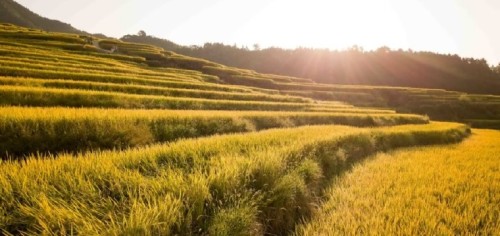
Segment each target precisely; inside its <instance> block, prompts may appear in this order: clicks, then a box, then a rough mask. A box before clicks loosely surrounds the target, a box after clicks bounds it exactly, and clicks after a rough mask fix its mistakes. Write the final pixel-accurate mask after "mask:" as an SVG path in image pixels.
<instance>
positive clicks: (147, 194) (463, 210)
mask: <svg viewBox="0 0 500 236" xmlns="http://www.w3.org/2000/svg"><path fill="white" fill-rule="evenodd" d="M499 105H500V97H499V96H494V95H477V94H467V93H463V92H454V91H447V90H443V89H422V88H409V87H389V86H363V85H331V84H330V85H326V84H320V83H317V82H314V81H313V80H311V79H308V78H298V77H292V76H284V75H273V74H266V73H258V72H256V71H253V70H248V69H241V68H235V67H229V66H225V65H222V64H219V63H215V62H212V61H208V60H204V59H200V58H194V57H188V56H185V55H181V54H178V53H174V52H171V51H166V50H164V49H162V48H159V47H156V46H153V45H148V44H139V43H131V42H124V41H120V40H117V39H104V38H100V37H96V36H89V35H77V34H69V33H50V32H46V31H42V30H38V29H30V28H24V27H20V26H16V25H12V24H0V234H4V235H289V234H290V235H294V234H298V235H338V234H341V235H342V234H434V233H437V234H496V233H498V232H499V221H498V218H500V217H499V207H498V206H499V205H500V202H499V199H500V198H499V196H500V192H499V191H498V189H499V188H500V186H498V183H499V181H500V173H499V168H498V163H499V160H498V159H499V158H500V157H499V156H498V153H500V150H498V148H497V146H498V144H499V140H500V134H499V133H498V132H497V131H492V130H478V129H474V128H473V129H471V125H472V127H489V128H495V127H498V126H497V125H498V118H499V117H500V113H499V112H500V109H499V110H497V108H499ZM436 120H441V121H436ZM443 120H446V122H444V121H443ZM471 132H472V134H471Z"/></svg>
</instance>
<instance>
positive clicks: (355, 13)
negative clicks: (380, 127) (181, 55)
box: [17, 0, 500, 64]
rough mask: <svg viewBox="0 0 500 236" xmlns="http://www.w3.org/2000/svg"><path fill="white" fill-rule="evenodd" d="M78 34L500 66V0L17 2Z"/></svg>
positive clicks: (92, 0) (59, 0) (187, 43)
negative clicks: (394, 53) (440, 57)
mask: <svg viewBox="0 0 500 236" xmlns="http://www.w3.org/2000/svg"><path fill="white" fill-rule="evenodd" d="M17 1H18V2H19V3H21V4H23V5H24V6H27V7H28V8H30V9H31V10H32V11H34V12H36V13H38V14H40V15H42V16H46V17H49V18H52V19H58V20H61V21H64V22H67V23H70V24H71V25H73V26H74V27H76V28H78V29H82V30H85V31H88V32H92V33H104V34H106V35H109V36H113V37H121V36H123V35H125V34H135V33H137V32H138V31H139V30H144V31H146V33H147V34H150V35H155V36H157V37H161V38H166V39H169V40H172V41H174V42H176V43H179V44H182V45H193V44H196V45H202V44H203V43H205V42H223V43H225V44H231V45H232V44H236V45H238V46H241V45H246V46H249V47H251V45H253V44H255V43H258V44H259V45H260V46H261V47H263V48H264V47H269V46H279V47H285V48H295V47H298V46H305V47H315V48H331V49H345V48H347V47H350V46H352V45H354V44H357V45H359V46H362V47H363V48H365V49H366V50H371V49H376V48H378V47H380V46H383V45H387V46H389V47H391V48H393V49H398V48H403V49H408V48H411V49H413V50H419V51H420V50H425V51H434V52H440V53H453V54H454V53H457V54H459V55H461V56H466V57H476V58H485V59H487V60H488V62H489V63H491V64H497V63H499V62H500V0H309V1H306V0H302V1H298V0H297V1H295V0H70V1H68V0H17Z"/></svg>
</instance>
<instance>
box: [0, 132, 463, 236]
mask: <svg viewBox="0 0 500 236" xmlns="http://www.w3.org/2000/svg"><path fill="white" fill-rule="evenodd" d="M467 134H468V128H467V127H466V126H463V125H459V124H453V123H431V124H428V125H406V126H401V127H393V128H373V129H359V128H350V127H345V126H312V127H302V128H294V129H277V130H269V131H263V132H259V133H252V134H246V135H241V134H240V135H227V136H219V137H211V138H204V139H195V140H185V141H180V142H176V143H172V144H166V145H156V146H151V147H147V148H140V149H132V150H127V151H123V152H96V153H87V154H82V155H78V156H76V157H75V156H71V155H61V156H58V157H57V158H54V159H40V158H35V157H34V158H30V159H27V160H26V161H23V162H16V161H14V162H11V161H8V162H3V163H1V165H0V169H2V171H0V173H1V174H0V186H1V187H0V190H1V191H2V192H1V194H0V203H1V204H0V205H1V206H2V207H1V208H0V211H1V213H0V228H2V230H3V231H5V232H7V233H16V234H17V233H23V232H24V233H29V234H39V233H45V234H68V233H78V234H143V235H157V234H163V235H168V234H194V233H195V234H204V233H210V234H215V233H218V234H223V235H238V234H256V233H257V234H262V233H285V232H288V231H290V230H292V229H293V228H294V226H295V224H296V223H298V222H299V220H300V219H302V218H303V217H307V216H309V215H310V214H311V213H312V212H311V211H312V210H313V208H314V207H313V204H314V203H317V196H318V194H319V193H320V191H321V189H322V188H323V186H325V184H326V183H328V181H329V179H330V178H331V177H332V176H335V175H337V174H338V173H340V172H342V170H343V169H345V168H346V167H347V165H348V163H352V162H355V161H356V160H359V159H360V158H362V157H365V156H367V155H369V154H371V153H374V152H377V151H383V150H390V149H393V148H396V147H405V146H413V145H422V144H441V143H449V142H456V141H460V140H461V139H462V138H463V137H465V136H467ZM28 179H29V180H30V181H25V180H28Z"/></svg>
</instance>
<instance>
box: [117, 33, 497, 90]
mask: <svg viewBox="0 0 500 236" xmlns="http://www.w3.org/2000/svg"><path fill="white" fill-rule="evenodd" d="M122 40H124V41H127V42H135V43H148V44H152V45H155V46H158V47H162V48H164V49H165V50H172V51H174V52H177V53H180V54H184V55H189V56H193V57H199V58H204V59H207V60H210V61H214V62H218V63H221V64H224V65H228V66H233V67H238V68H246V69H250V70H255V71H257V72H261V73H271V74H280V75H287V76H296V77H301V78H309V79H312V80H313V81H315V82H318V83H328V84H349V85H375V86H399V87H415V88H433V89H446V90H452V91H460V92H467V93H480V94H497V95H498V94H500V73H499V70H498V68H497V69H496V70H492V69H491V68H490V66H489V65H488V64H487V62H486V61H485V60H484V59H474V58H461V57H459V56H458V55H443V54H437V53H432V52H414V51H403V50H391V49H389V48H387V47H382V48H379V49H378V50H376V51H363V49H361V48H358V47H353V48H351V49H349V50H345V51H330V50H323V49H308V48H299V49H294V50H289V49H281V48H267V49H262V50H248V49H246V48H238V47H235V46H229V45H224V44H220V43H206V44H205V45H203V46H202V47H196V46H194V47H185V46H180V45H177V44H175V43H173V42H170V41H168V40H162V39H159V38H155V37H152V36H138V35H126V36H124V37H122ZM311 64H314V66H312V65H311Z"/></svg>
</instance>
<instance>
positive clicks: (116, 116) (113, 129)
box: [0, 107, 429, 158]
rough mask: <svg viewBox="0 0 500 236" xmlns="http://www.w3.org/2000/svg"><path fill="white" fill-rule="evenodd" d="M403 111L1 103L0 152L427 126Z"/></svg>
mask: <svg viewBox="0 0 500 236" xmlns="http://www.w3.org/2000/svg"><path fill="white" fill-rule="evenodd" d="M428 122H429V121H428V119H427V118H426V117H422V116H418V115H403V114H352V113H320V112H248V111H247V112H239V111H179V110H178V111H165V110H119V109H71V108H20V107H3V108H2V107H0V133H1V135H0V150H2V151H3V153H2V154H1V156H4V157H5V156H7V155H9V156H10V157H11V158H22V157H23V156H24V155H26V154H30V153H35V152H40V153H48V152H50V153H57V152H60V151H67V152H76V151H85V150H92V149H94V150H95V149H111V148H117V149H121V148H126V147H135V146H141V145H147V144H152V143H155V142H168V141H174V140H177V139H181V138H191V137H200V136H208V135H214V134H224V133H239V132H250V131H258V130H263V129H270V128H283V127H296V126H302V125H319V124H340V125H351V126H358V127H371V126H392V125H401V124H426V123H428Z"/></svg>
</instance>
